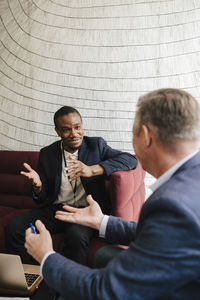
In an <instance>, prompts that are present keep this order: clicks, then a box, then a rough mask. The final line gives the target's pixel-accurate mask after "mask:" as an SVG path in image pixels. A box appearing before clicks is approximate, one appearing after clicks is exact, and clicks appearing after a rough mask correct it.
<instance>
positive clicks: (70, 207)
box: [63, 205, 79, 213]
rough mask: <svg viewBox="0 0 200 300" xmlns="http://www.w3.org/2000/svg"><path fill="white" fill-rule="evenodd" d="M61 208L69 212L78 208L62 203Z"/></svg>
mask: <svg viewBox="0 0 200 300" xmlns="http://www.w3.org/2000/svg"><path fill="white" fill-rule="evenodd" d="M63 209H64V210H66V211H69V212H71V213H72V212H73V213H75V212H77V211H78V210H79V209H78V208H76V207H73V206H69V205H63Z"/></svg>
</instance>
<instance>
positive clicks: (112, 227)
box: [105, 216, 137, 246]
mask: <svg viewBox="0 0 200 300" xmlns="http://www.w3.org/2000/svg"><path fill="white" fill-rule="evenodd" d="M136 228H137V222H134V221H127V220H125V219H123V218H118V217H114V216H109V219H108V223H107V226H106V234H105V239H106V241H107V242H109V243H113V244H121V245H127V246H128V245H129V244H130V243H131V241H134V240H135V235H136Z"/></svg>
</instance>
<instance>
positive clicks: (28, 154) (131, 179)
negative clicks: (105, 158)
mask: <svg viewBox="0 0 200 300" xmlns="http://www.w3.org/2000/svg"><path fill="white" fill-rule="evenodd" d="M38 157H39V152H34V151H7V150H2V151H0V205H5V206H7V207H15V208H19V209H24V208H33V207H35V206H36V204H35V203H34V201H33V200H32V195H31V184H30V183H29V181H28V180H27V178H26V177H25V176H23V175H21V174H20V171H22V170H24V168H23V163H24V162H26V163H28V164H29V165H30V166H31V167H32V169H34V170H36V169H37V162H38ZM144 176H145V172H144V170H143V169H142V167H141V165H140V163H139V164H138V167H137V168H136V169H135V170H130V171H118V172H115V173H113V174H112V175H111V176H110V177H109V179H108V180H107V188H108V194H109V200H110V202H111V214H112V215H115V216H118V217H122V218H125V219H127V220H137V219H138V217H139V213H140V210H141V207H142V205H143V202H144V199H145V186H144Z"/></svg>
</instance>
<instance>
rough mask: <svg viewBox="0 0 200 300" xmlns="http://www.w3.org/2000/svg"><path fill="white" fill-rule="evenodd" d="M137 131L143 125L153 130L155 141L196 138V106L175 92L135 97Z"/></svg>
mask: <svg viewBox="0 0 200 300" xmlns="http://www.w3.org/2000/svg"><path fill="white" fill-rule="evenodd" d="M137 108H138V109H137V113H136V118H137V131H138V133H139V131H140V128H141V126H142V125H143V124H145V125H148V126H151V127H153V129H154V130H155V133H156V139H157V141H158V142H160V143H162V144H165V145H167V144H168V143H169V142H175V141H176V140H190V141H192V140H195V141H198V140H199V139H200V130H199V129H200V104H199V102H198V101H197V100H196V99H195V98H194V97H193V96H192V95H190V94H189V93H187V92H185V91H183V90H179V89H172V88H166V89H160V90H156V91H153V92H150V93H148V94H146V95H144V96H142V97H140V98H139V100H138V104H137Z"/></svg>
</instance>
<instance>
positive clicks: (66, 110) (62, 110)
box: [54, 106, 82, 127]
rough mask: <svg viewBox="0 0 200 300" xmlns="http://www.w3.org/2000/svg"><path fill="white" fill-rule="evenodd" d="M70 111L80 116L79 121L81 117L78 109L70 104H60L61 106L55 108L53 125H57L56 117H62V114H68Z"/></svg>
mask: <svg viewBox="0 0 200 300" xmlns="http://www.w3.org/2000/svg"><path fill="white" fill-rule="evenodd" d="M71 113H77V114H78V115H79V117H80V118H81V122H82V117H81V115H80V113H79V111H78V110H77V109H75V108H74V107H71V106H62V107H61V108H59V110H57V111H56V112H55V114H54V124H55V127H57V123H56V121H57V119H58V118H59V117H62V116H64V115H69V114H71Z"/></svg>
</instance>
